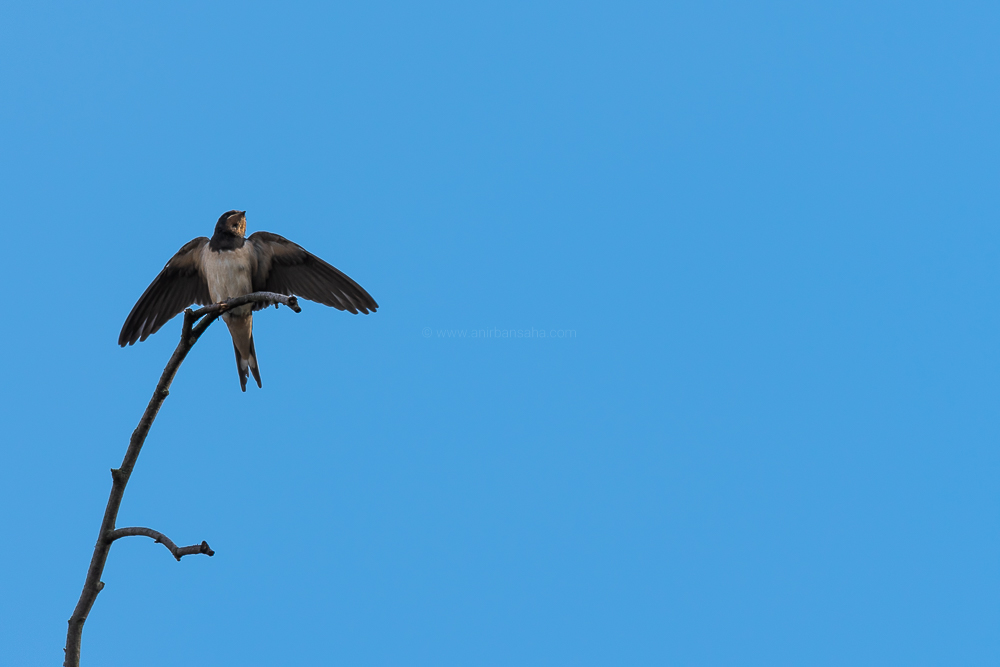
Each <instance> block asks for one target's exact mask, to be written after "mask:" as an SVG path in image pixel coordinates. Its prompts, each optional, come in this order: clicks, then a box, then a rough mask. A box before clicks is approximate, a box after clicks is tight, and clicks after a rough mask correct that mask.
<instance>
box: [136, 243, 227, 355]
mask: <svg viewBox="0 0 1000 667" xmlns="http://www.w3.org/2000/svg"><path fill="white" fill-rule="evenodd" d="M206 243H208V239H207V238H205V237H204V236H200V237H198V238H196V239H195V240H193V241H191V242H190V243H187V244H185V245H184V247H183V248H181V249H180V250H178V251H177V254H176V255H174V256H173V257H171V258H170V261H169V262H167V265H166V266H165V267H163V270H162V271H160V275H158V276H156V278H155V279H154V280H153V282H151V283H150V284H149V287H147V288H146V291H145V292H143V293H142V296H140V297H139V300H138V301H136V303H135V306H133V307H132V312H131V313H129V314H128V317H127V318H125V324H124V326H122V332H121V334H119V336H118V344H119V345H121V346H122V347H125V346H126V345H131V344H132V343H134V342H136V341H137V340H138V341H141V340H146V339H147V338H149V336H150V335H152V334H154V333H156V332H157V330H158V329H159V328H160V327H162V326H163V325H164V324H166V323H167V320H169V319H170V318H172V317H173V316H174V315H176V314H177V313H179V312H181V311H182V310H184V309H185V308H187V307H188V306H190V305H191V304H192V303H197V304H199V305H202V306H207V305H208V304H210V303H212V297H211V296H210V295H209V293H208V283H206V282H205V278H204V277H203V276H202V273H201V249H202V247H203V246H204V245H205V244H206Z"/></svg>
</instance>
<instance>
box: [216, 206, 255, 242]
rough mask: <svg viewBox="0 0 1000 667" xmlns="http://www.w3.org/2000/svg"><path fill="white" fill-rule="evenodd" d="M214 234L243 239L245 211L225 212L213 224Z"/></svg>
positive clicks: (245, 222)
mask: <svg viewBox="0 0 1000 667" xmlns="http://www.w3.org/2000/svg"><path fill="white" fill-rule="evenodd" d="M215 233H216V234H217V235H218V234H232V235H233V236H238V237H239V238H243V236H244V235H245V234H246V233H247V212H246V211H226V212H225V213H223V214H222V215H221V216H220V217H219V221H218V222H217V223H215Z"/></svg>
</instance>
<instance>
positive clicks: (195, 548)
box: [105, 526, 215, 560]
mask: <svg viewBox="0 0 1000 667" xmlns="http://www.w3.org/2000/svg"><path fill="white" fill-rule="evenodd" d="M136 536H143V537H151V538H153V540H154V541H155V542H157V543H159V544H162V545H163V546H165V547H166V548H167V549H169V550H170V553H172V554H173V555H174V558H176V559H177V560H180V559H181V556H191V555H194V554H205V555H206V556H214V555H215V552H214V551H212V548H211V547H210V546H208V542H205V541H202V543H201V544H194V545H192V546H190V547H179V546H177V545H176V544H174V541H173V540H171V539H170V538H169V537H167V536H166V535H164V534H163V533H161V532H160V531H158V530H153V529H152V528H142V527H140V526H132V527H129V528H117V529H115V530H113V531H111V533H110V534H108V536H107V537H106V538H105V541H106V542H108V543H111V542H114V541H115V540H120V539H121V538H123V537H136Z"/></svg>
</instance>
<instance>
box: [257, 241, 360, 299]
mask: <svg viewBox="0 0 1000 667" xmlns="http://www.w3.org/2000/svg"><path fill="white" fill-rule="evenodd" d="M247 241H249V242H250V243H251V244H252V245H253V248H254V251H255V253H256V255H257V269H256V271H255V272H254V276H253V289H254V291H255V292H260V291H264V292H277V293H278V294H288V295H292V294H294V295H295V296H301V297H303V298H305V299H309V300H310V301H316V302H318V303H322V304H323V305H324V306H333V307H334V308H336V309H337V310H349V311H351V312H352V313H354V314H355V315H357V314H358V312H359V311H360V312H362V313H365V314H366V315H367V314H368V313H369V312H372V313H374V312H375V310H376V309H377V308H378V304H377V303H375V299H373V298H372V297H371V295H370V294H369V293H368V292H366V291H365V290H364V288H363V287H361V285H359V284H357V283H356V282H354V281H353V280H351V279H350V278H348V277H347V276H345V275H344V274H343V273H341V272H340V271H338V270H337V269H335V268H333V267H332V266H330V265H329V264H327V263H326V262H324V261H323V260H321V259H320V258H319V257H317V256H316V255H314V254H312V253H311V252H308V251H307V250H306V249H305V248H303V247H302V246H300V245H298V244H295V243H292V242H291V241H289V240H288V239H286V238H284V237H282V236H278V235H277V234H271V233H269V232H256V233H254V234H251V235H250V237H249V238H248V239H247Z"/></svg>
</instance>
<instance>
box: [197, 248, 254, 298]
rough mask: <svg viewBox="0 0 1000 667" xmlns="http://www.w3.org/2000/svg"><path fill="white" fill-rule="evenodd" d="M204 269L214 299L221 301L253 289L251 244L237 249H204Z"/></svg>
mask: <svg viewBox="0 0 1000 667" xmlns="http://www.w3.org/2000/svg"><path fill="white" fill-rule="evenodd" d="M201 266H202V270H203V271H204V272H205V282H207V283H208V293H209V294H210V295H211V297H212V301H215V302H219V301H225V300H226V299H231V298H233V297H235V296H243V295H244V294H249V293H250V292H252V291H253V288H252V283H251V280H250V244H249V243H246V244H244V245H243V247H242V248H237V249H236V250H219V251H215V250H211V249H210V248H209V247H208V244H207V243H206V244H205V246H204V249H203V250H202V261H201Z"/></svg>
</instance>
